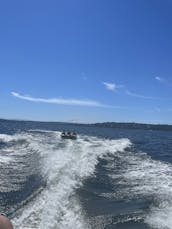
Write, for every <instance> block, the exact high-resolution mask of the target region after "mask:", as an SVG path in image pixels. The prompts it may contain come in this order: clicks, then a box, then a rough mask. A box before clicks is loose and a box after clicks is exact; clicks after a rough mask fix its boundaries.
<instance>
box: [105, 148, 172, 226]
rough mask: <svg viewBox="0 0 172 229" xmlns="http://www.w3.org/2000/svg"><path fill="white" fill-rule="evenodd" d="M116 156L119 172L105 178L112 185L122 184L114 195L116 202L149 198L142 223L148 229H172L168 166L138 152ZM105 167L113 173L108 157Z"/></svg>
mask: <svg viewBox="0 0 172 229" xmlns="http://www.w3.org/2000/svg"><path fill="white" fill-rule="evenodd" d="M116 156H117V157H118V159H119V160H120V163H121V168H120V169H119V173H117V174H115V173H114V174H110V175H109V176H110V177H111V179H112V181H113V180H114V182H115V186H117V185H118V184H119V185H120V184H122V185H123V184H124V185H125V188H124V189H123V190H121V191H120V192H119V193H115V194H114V195H116V196H117V198H118V199H120V198H127V199H128V200H132V199H134V198H135V199H140V200H142V199H146V198H147V199H151V200H152V201H151V202H152V204H151V206H150V208H149V210H147V211H146V212H145V213H144V216H143V219H144V222H145V223H146V224H148V225H149V226H150V227H151V228H155V229H172V165H171V164H170V163H166V162H161V161H156V160H153V159H151V157H150V156H148V155H147V154H145V153H141V152H139V153H134V152H128V153H127V154H126V155H123V154H121V153H118V155H116ZM106 167H107V169H110V170H113V169H114V170H115V168H116V164H115V162H114V160H111V158H109V159H108V164H107V165H106ZM116 179H118V181H117V180H116ZM112 195H113V194H111V196H112ZM111 196H109V198H111Z"/></svg>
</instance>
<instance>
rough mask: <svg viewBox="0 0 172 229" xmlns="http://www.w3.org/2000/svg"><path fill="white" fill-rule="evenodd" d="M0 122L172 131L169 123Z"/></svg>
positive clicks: (8, 120) (13, 120)
mask: <svg viewBox="0 0 172 229" xmlns="http://www.w3.org/2000/svg"><path fill="white" fill-rule="evenodd" d="M0 122H23V123H31V122H32V123H35V122H37V123H47V124H48V123H54V124H70V125H78V126H92V127H104V128H117V129H136V130H139V129H142V130H162V131H163V130H164V131H172V125H168V124H146V123H135V122H126V123H125V122H101V123H71V122H58V121H36V120H16V119H4V118H0Z"/></svg>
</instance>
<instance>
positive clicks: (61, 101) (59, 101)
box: [11, 92, 123, 108]
mask: <svg viewBox="0 0 172 229" xmlns="http://www.w3.org/2000/svg"><path fill="white" fill-rule="evenodd" d="M11 95H12V96H14V97H16V98H18V99H22V100H27V101H30V102H40V103H50V104H59V105H70V106H89V107H104V108H123V107H118V106H110V105H106V104H102V103H100V102H98V101H92V100H79V99H63V98H49V99H46V98H35V97H31V96H30V95H21V94H19V93H17V92H11Z"/></svg>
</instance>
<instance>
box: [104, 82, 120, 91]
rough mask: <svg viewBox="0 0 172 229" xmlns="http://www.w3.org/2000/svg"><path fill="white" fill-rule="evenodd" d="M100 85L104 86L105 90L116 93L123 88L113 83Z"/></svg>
mask: <svg viewBox="0 0 172 229" xmlns="http://www.w3.org/2000/svg"><path fill="white" fill-rule="evenodd" d="M102 84H103V85H104V86H105V88H106V89H107V90H110V91H117V90H118V89H119V88H122V87H123V85H117V84H115V83H108V82H102Z"/></svg>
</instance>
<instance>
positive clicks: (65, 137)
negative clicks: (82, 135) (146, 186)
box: [61, 131, 77, 140]
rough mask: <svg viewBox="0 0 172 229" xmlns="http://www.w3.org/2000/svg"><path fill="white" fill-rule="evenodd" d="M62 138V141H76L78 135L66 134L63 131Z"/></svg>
mask: <svg viewBox="0 0 172 229" xmlns="http://www.w3.org/2000/svg"><path fill="white" fill-rule="evenodd" d="M61 138H62V139H72V140H76V139H77V134H76V132H69V131H68V132H65V131H63V132H62V133H61Z"/></svg>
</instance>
